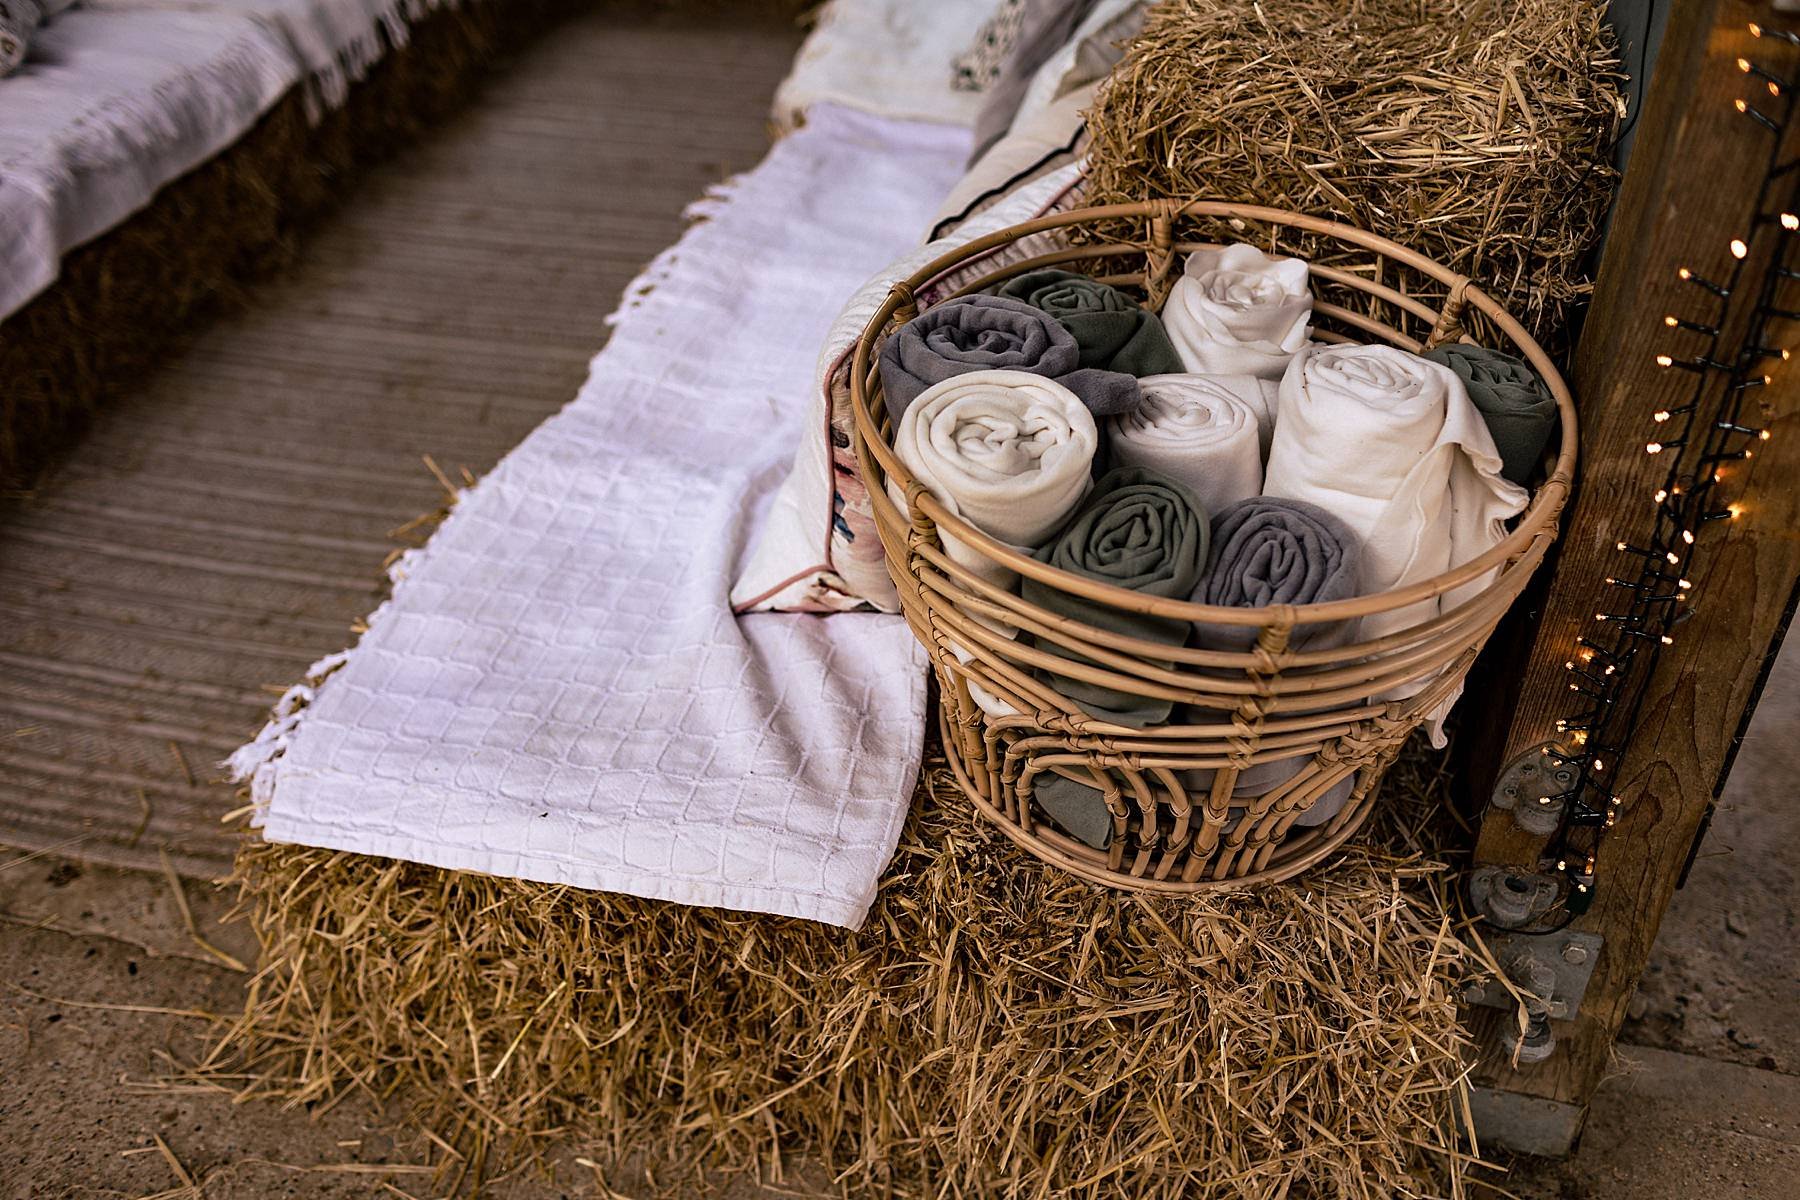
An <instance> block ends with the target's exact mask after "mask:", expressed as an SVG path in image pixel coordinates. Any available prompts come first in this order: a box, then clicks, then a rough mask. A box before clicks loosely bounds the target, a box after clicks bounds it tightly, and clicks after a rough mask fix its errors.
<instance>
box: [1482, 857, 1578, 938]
mask: <svg viewBox="0 0 1800 1200" xmlns="http://www.w3.org/2000/svg"><path fill="white" fill-rule="evenodd" d="M1561 892H1562V888H1561V886H1560V885H1559V884H1558V883H1557V881H1556V880H1555V879H1554V878H1552V877H1551V876H1549V875H1536V874H1533V873H1531V872H1530V871H1527V870H1525V869H1523V868H1514V867H1494V866H1486V867H1476V868H1475V869H1474V870H1472V871H1470V872H1469V907H1470V908H1471V909H1473V910H1474V911H1476V912H1478V913H1480V914H1481V915H1482V917H1484V918H1485V919H1486V920H1487V923H1488V924H1490V925H1495V926H1498V927H1499V928H1501V929H1520V928H1523V927H1524V926H1526V925H1529V924H1531V923H1532V922H1533V921H1536V920H1538V919H1539V918H1541V917H1542V916H1543V915H1544V914H1545V913H1547V912H1549V911H1550V909H1551V908H1552V907H1554V906H1555V904H1556V898H1557V896H1558V895H1560V894H1561Z"/></svg>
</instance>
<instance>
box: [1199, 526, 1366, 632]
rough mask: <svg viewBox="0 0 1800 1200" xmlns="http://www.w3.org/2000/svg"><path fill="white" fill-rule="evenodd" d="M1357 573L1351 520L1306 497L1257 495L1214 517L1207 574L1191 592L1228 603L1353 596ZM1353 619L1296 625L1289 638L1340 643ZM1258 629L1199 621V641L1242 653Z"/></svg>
mask: <svg viewBox="0 0 1800 1200" xmlns="http://www.w3.org/2000/svg"><path fill="white" fill-rule="evenodd" d="M1357 578H1358V576H1357V540H1356V535H1355V534H1354V533H1352V532H1350V527H1349V526H1348V525H1345V524H1344V523H1343V522H1342V521H1340V520H1338V519H1337V518H1336V517H1334V516H1332V515H1331V514H1330V513H1328V512H1326V511H1325V510H1324V509H1322V508H1320V507H1319V506H1318V505H1316V504H1308V503H1306V501H1304V500H1281V499H1277V498H1275V497H1271V496H1256V497H1252V498H1251V499H1249V500H1240V501H1238V502H1237V503H1236V504H1233V505H1231V506H1230V507H1229V508H1226V509H1225V510H1224V511H1223V512H1221V513H1219V514H1218V515H1217V516H1215V517H1214V518H1213V523H1212V555H1211V557H1210V558H1209V560H1208V561H1207V567H1206V578H1205V579H1204V580H1203V581H1202V582H1201V585H1200V587H1199V588H1197V589H1196V590H1195V592H1194V594H1193V596H1192V597H1191V599H1192V600H1193V601H1194V602H1195V603H1196V604H1215V605H1218V606H1220V607H1223V608H1262V607H1266V606H1267V605H1270V604H1325V603H1328V602H1330V601H1332V600H1347V599H1349V598H1350V597H1351V596H1354V595H1356V594H1357ZM1354 624H1355V623H1354V621H1331V622H1326V623H1323V624H1305V625H1296V626H1295V627H1294V631H1293V633H1292V634H1291V635H1290V636H1289V638H1288V645H1289V646H1290V647H1292V648H1293V649H1296V650H1299V649H1306V648H1324V647H1327V646H1339V645H1343V644H1344V643H1345V642H1346V641H1348V640H1349V635H1350V634H1352V633H1354ZM1258 632H1259V630H1258V628H1257V626H1255V625H1225V624H1221V623H1219V622H1216V621H1196V622H1194V644H1195V645H1197V646H1201V647H1204V648H1205V649H1208V650H1230V651H1236V652H1240V653H1241V652H1245V651H1248V650H1249V649H1250V648H1251V647H1252V646H1254V645H1255V644H1256V638H1257V634H1258Z"/></svg>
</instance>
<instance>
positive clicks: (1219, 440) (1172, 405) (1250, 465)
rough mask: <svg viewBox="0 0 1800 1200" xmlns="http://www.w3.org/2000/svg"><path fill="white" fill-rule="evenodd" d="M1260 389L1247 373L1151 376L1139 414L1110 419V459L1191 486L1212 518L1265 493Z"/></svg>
mask: <svg viewBox="0 0 1800 1200" xmlns="http://www.w3.org/2000/svg"><path fill="white" fill-rule="evenodd" d="M1262 387H1263V381H1262V380H1259V379H1255V378H1252V377H1251V376H1248V375H1235V376H1210V375H1149V376H1146V377H1144V378H1142V379H1140V380H1138V388H1139V390H1140V391H1141V392H1142V393H1143V397H1144V399H1143V403H1142V404H1141V405H1139V406H1138V409H1137V411H1136V412H1130V413H1120V414H1118V415H1116V416H1111V417H1108V418H1106V431H1107V446H1108V450H1107V453H1108V455H1109V456H1110V457H1109V461H1110V463H1111V465H1112V466H1115V467H1149V468H1150V469H1151V470H1153V471H1158V472H1160V473H1162V474H1164V475H1167V476H1168V477H1169V478H1171V479H1173V480H1175V481H1177V482H1178V483H1184V484H1186V485H1187V486H1188V488H1189V490H1190V491H1192V492H1193V493H1194V495H1195V497H1196V498H1198V499H1199V501H1200V506H1201V509H1202V510H1203V511H1205V512H1207V513H1209V514H1210V513H1219V512H1223V511H1224V510H1225V509H1226V508H1229V507H1230V506H1231V505H1233V504H1236V503H1237V502H1238V501H1240V500H1248V499H1250V498H1251V497H1252V496H1258V495H1261V494H1262V482H1263V465H1262V436H1261V431H1262V421H1261V419H1260V418H1259V414H1258V409H1261V410H1262V411H1263V412H1266V411H1267V408H1268V406H1267V404H1266V402H1264V400H1263V395H1262ZM1252 398H1254V402H1253V400H1252Z"/></svg>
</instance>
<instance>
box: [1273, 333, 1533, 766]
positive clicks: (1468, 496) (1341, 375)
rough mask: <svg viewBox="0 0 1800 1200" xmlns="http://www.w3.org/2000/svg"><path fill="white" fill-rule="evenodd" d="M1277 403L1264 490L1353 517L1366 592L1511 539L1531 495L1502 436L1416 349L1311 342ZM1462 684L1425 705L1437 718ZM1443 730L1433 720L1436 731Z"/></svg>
mask: <svg viewBox="0 0 1800 1200" xmlns="http://www.w3.org/2000/svg"><path fill="white" fill-rule="evenodd" d="M1278 404H1279V406H1280V412H1281V419H1280V420H1279V421H1278V422H1277V423H1276V425H1275V438H1274V441H1273V442H1272V443H1271V445H1270V447H1269V461H1268V465H1267V467H1266V468H1265V470H1264V477H1263V494H1264V495H1267V496H1274V497H1280V498H1284V499H1290V500H1304V501H1307V502H1308V503H1311V504H1315V505H1317V506H1318V507H1320V508H1322V509H1324V510H1326V511H1327V512H1329V513H1331V514H1332V515H1333V516H1335V517H1337V518H1338V519H1339V520H1341V521H1343V523H1344V524H1345V525H1347V526H1349V527H1350V529H1351V531H1352V532H1353V533H1355V534H1356V535H1357V537H1358V538H1359V539H1360V540H1361V542H1362V560H1361V571H1362V590H1363V591H1364V593H1373V592H1383V591H1388V590H1390V589H1393V588H1396V587H1401V586H1404V585H1406V584H1409V583H1416V582H1419V581H1420V580H1424V579H1429V578H1431V577H1432V576H1435V575H1440V574H1442V573H1443V572H1445V571H1448V570H1449V569H1450V568H1451V567H1454V566H1457V565H1459V564H1461V563H1465V562H1468V561H1469V560H1470V559H1472V558H1475V557H1477V556H1479V555H1480V554H1482V553H1483V552H1484V551H1486V550H1488V549H1491V548H1492V547H1493V546H1495V545H1496V544H1498V543H1499V542H1500V541H1501V540H1502V539H1503V538H1505V536H1506V522H1507V520H1508V519H1509V518H1511V517H1514V516H1516V515H1518V514H1519V513H1520V512H1522V511H1523V510H1524V508H1525V505H1526V502H1527V500H1528V499H1529V497H1528V496H1527V494H1526V493H1525V491H1524V489H1522V488H1520V487H1517V486H1516V485H1514V484H1511V483H1508V482H1507V481H1506V480H1505V479H1503V478H1501V474H1500V469H1501V463H1500V455H1499V453H1498V452H1497V451H1496V450H1495V448H1494V439H1493V437H1492V435H1490V434H1489V433H1488V429H1487V425H1486V423H1485V422H1483V420H1482V419H1481V414H1480V413H1479V412H1478V411H1477V410H1476V408H1475V405H1474V404H1473V403H1472V402H1471V401H1470V399H1469V396H1468V393H1467V392H1466V391H1465V390H1464V388H1463V384H1462V380H1460V379H1458V378H1457V376H1456V373H1455V372H1454V371H1452V370H1450V369H1449V368H1448V367H1442V366H1439V365H1438V364H1437V363H1433V362H1427V361H1426V360H1424V359H1422V358H1419V357H1418V356H1417V355H1413V354H1408V353H1406V352H1405V351H1403V350H1397V349H1395V348H1394V347H1392V346H1328V347H1319V346H1310V347H1308V348H1306V349H1304V350H1301V351H1300V352H1299V353H1298V354H1296V355H1295V356H1294V361H1293V363H1292V364H1291V365H1290V366H1289V367H1288V372H1287V374H1286V375H1285V376H1283V377H1282V380H1281V396H1280V400H1279V401H1278ZM1492 580H1493V574H1492V573H1489V574H1485V575H1483V576H1482V577H1481V578H1479V579H1476V580H1474V581H1473V582H1471V583H1468V584H1465V585H1463V586H1462V587H1459V588H1455V589H1452V590H1451V591H1450V592H1448V593H1446V594H1445V595H1443V596H1441V597H1439V598H1437V599H1436V600H1428V601H1423V602H1421V603H1418V604H1414V605H1409V606H1408V607H1406V608H1404V609H1399V610H1395V611H1388V612H1382V613H1377V614H1375V615H1373V616H1368V617H1364V618H1363V621H1362V626H1361V629H1360V630H1359V631H1358V637H1360V638H1363V639H1374V638H1378V637H1381V636H1383V635H1385V634H1389V633H1393V632H1396V631H1398V630H1401V629H1405V628H1408V627H1410V626H1413V625H1416V624H1419V623H1421V622H1423V621H1427V620H1430V619H1431V618H1432V617H1434V616H1436V615H1438V614H1439V613H1440V612H1448V611H1450V610H1451V609H1454V608H1455V607H1457V606H1458V605H1460V604H1462V603H1463V602H1464V601H1465V600H1468V599H1470V598H1472V597H1473V596H1475V595H1476V594H1478V593H1479V592H1481V591H1482V590H1483V589H1485V588H1486V587H1487V586H1488V584H1489V583H1491V582H1492ZM1421 686H1423V685H1422V684H1412V685H1409V686H1408V687H1406V688H1403V689H1401V690H1400V691H1399V692H1398V693H1397V695H1400V696H1405V695H1411V694H1412V693H1414V692H1416V691H1417V690H1418V689H1419V687H1421ZM1456 694H1460V688H1459V689H1458V690H1457V693H1456ZM1456 694H1452V695H1451V696H1449V697H1447V698H1446V699H1445V700H1444V702H1443V703H1442V704H1440V705H1439V706H1438V707H1437V708H1436V709H1435V710H1434V711H1433V712H1432V713H1429V714H1427V719H1428V720H1430V721H1432V722H1433V723H1434V726H1436V725H1437V724H1438V723H1440V722H1441V719H1442V717H1443V715H1444V714H1445V713H1447V712H1448V711H1449V709H1450V705H1451V704H1452V703H1454V702H1455V699H1456ZM1441 736H1442V734H1441V729H1439V728H1435V727H1434V729H1433V739H1434V741H1435V740H1438V739H1439V738H1441Z"/></svg>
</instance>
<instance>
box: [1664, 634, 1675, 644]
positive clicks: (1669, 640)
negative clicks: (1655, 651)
mask: <svg viewBox="0 0 1800 1200" xmlns="http://www.w3.org/2000/svg"><path fill="white" fill-rule="evenodd" d="M1662 644H1663V645H1665V646H1673V645H1674V644H1675V639H1674V638H1672V637H1670V636H1669V635H1668V634H1666V633H1665V634H1663V636H1662Z"/></svg>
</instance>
